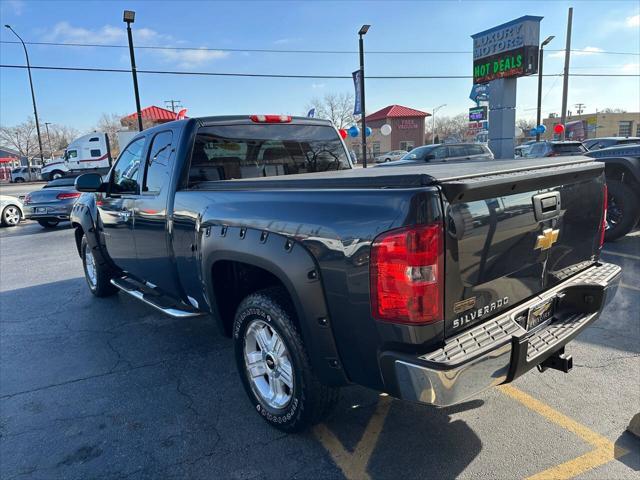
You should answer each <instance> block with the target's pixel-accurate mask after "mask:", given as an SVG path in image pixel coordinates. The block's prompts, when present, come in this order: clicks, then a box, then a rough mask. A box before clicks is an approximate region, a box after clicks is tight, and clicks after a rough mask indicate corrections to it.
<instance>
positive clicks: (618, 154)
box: [587, 143, 640, 241]
mask: <svg viewBox="0 0 640 480" xmlns="http://www.w3.org/2000/svg"><path fill="white" fill-rule="evenodd" d="M587 156H589V157H592V158H595V159H596V160H598V161H600V162H603V163H604V171H605V176H606V178H607V187H608V196H607V198H608V204H607V231H606V233H605V240H607V241H611V240H616V239H618V238H620V237H622V236H624V235H626V234H627V233H629V232H630V231H631V230H632V229H633V228H634V227H635V226H636V225H638V222H639V221H640V143H636V144H631V143H630V144H626V145H621V146H617V147H609V148H603V149H601V150H593V151H591V152H589V153H588V154H587Z"/></svg>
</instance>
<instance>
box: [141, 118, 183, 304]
mask: <svg viewBox="0 0 640 480" xmlns="http://www.w3.org/2000/svg"><path fill="white" fill-rule="evenodd" d="M176 140H177V138H174V134H173V132H172V131H171V130H166V131H163V132H159V133H156V134H155V135H154V136H153V137H152V138H151V140H150V146H149V148H148V149H147V154H146V157H145V162H144V171H143V172H142V190H141V194H140V196H139V197H138V198H137V199H136V201H135V209H134V223H135V229H134V235H135V244H136V252H137V257H138V268H139V271H140V277H141V278H142V279H143V280H146V281H147V282H150V283H152V284H154V285H156V286H157V287H159V288H160V289H161V290H163V291H165V292H167V293H169V294H171V295H174V296H175V295H176V293H177V292H178V289H179V286H178V283H177V278H178V275H177V273H176V272H175V263H174V261H173V256H172V255H171V247H170V238H169V225H168V218H167V205H168V202H169V199H170V198H171V178H172V171H173V168H174V164H175V158H174V157H175V154H174V152H175V147H174V145H175V141H176Z"/></svg>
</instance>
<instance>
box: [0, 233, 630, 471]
mask: <svg viewBox="0 0 640 480" xmlns="http://www.w3.org/2000/svg"><path fill="white" fill-rule="evenodd" d="M0 254H1V268H0V314H1V315H0V478H2V479H7V480H8V479H13V478H25V479H49V478H65V479H89V478H91V479H107V478H109V479H112V478H143V479H146V478H149V479H151V478H153V479H173V478H190V479H198V478H203V479H213V478H225V479H226V478H229V479H285V478H301V479H307V478H336V479H339V478H349V479H361V478H372V479H396V478H405V479H413V478H421V479H427V478H438V479H442V478H455V477H459V478H491V479H503V478H504V479H512V478H526V477H532V478H572V477H575V478H581V479H591V478H593V479H604V478H606V479H626V478H629V479H631V478H638V470H639V469H640V440H639V439H637V438H636V437H634V436H633V435H631V434H630V433H628V432H626V431H625V428H626V426H627V424H628V423H629V421H630V420H631V418H632V417H633V415H634V414H636V413H638V412H639V411H640V232H636V233H635V234H632V235H629V236H627V237H626V238H624V239H623V240H621V241H619V242H616V243H613V244H607V245H606V246H605V253H603V260H605V261H608V262H614V263H618V264H620V265H622V266H623V268H624V274H623V285H622V287H621V288H620V289H619V290H618V294H617V296H616V298H615V300H614V302H613V304H611V305H610V307H609V308H608V310H607V311H606V312H605V313H604V314H603V315H602V317H601V318H600V319H599V320H598V321H597V322H596V323H595V324H594V325H593V326H591V327H589V328H588V330H587V331H586V332H584V333H583V334H582V335H581V336H579V337H578V338H577V339H576V340H574V341H573V342H572V343H571V344H569V346H568V347H567V352H568V353H570V354H571V355H573V358H574V368H573V370H572V371H571V372H570V373H569V374H563V373H560V372H557V371H546V372H545V373H542V374H541V373H538V372H536V371H535V370H534V371H532V372H530V373H528V374H527V375H525V376H524V377H522V378H520V379H518V380H517V381H516V382H514V383H513V384H510V385H508V386H505V387H499V388H496V389H492V390H489V391H487V392H485V393H483V394H481V395H479V396H478V398H476V399H474V400H471V401H468V402H466V403H464V404H462V405H458V406H455V407H452V408H446V409H433V408H429V407H426V406H420V405H415V404H410V403H405V402H400V401H397V400H393V399H391V398H389V397H386V396H381V395H379V394H378V393H376V392H372V391H370V390H367V389H364V388H361V387H355V386H354V387H348V388H345V389H343V391H342V396H341V400H340V403H339V405H338V407H337V409H336V411H335V412H334V413H333V415H332V416H331V417H330V418H329V419H328V421H327V422H325V423H323V424H321V425H319V426H317V427H316V428H315V429H314V430H313V431H310V432H308V433H305V434H298V435H286V434H283V433H281V432H279V431H277V430H274V429H271V428H270V427H268V426H267V425H266V423H265V422H263V421H262V420H261V419H260V418H259V417H258V415H256V414H255V412H253V411H252V408H251V406H250V404H249V402H248V400H247V399H246V397H245V394H244V391H243V390H242V387H241V384H240V381H239V378H238V375H237V373H236V369H235V366H234V363H233V359H232V355H231V342H230V341H229V340H227V339H226V338H223V337H221V336H220V335H219V334H218V333H217V330H216V328H215V326H214V325H213V322H212V321H211V320H209V319H206V318H195V319H187V320H176V319H172V318H168V317H165V316H163V315H162V314H159V313H157V312H156V311H154V310H153V309H151V308H150V307H147V306H145V305H143V304H141V303H138V302H137V301H135V300H133V299H130V298H128V297H126V296H125V295H123V294H120V295H116V296H114V297H110V298H107V299H97V298H94V297H93V296H92V295H91V294H90V293H89V290H88V289H87V287H86V285H85V281H84V278H83V276H82V267H81V263H80V260H79V258H78V255H77V252H76V249H75V245H74V242H73V232H72V230H71V228H69V227H60V228H58V229H55V230H52V231H46V230H44V229H42V228H40V226H39V225H37V224H34V223H31V222H26V223H23V224H21V225H20V226H18V227H15V228H4V229H0Z"/></svg>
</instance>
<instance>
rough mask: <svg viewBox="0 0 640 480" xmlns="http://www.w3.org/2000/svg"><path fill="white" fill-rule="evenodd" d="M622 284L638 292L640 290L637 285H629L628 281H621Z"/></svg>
mask: <svg viewBox="0 0 640 480" xmlns="http://www.w3.org/2000/svg"><path fill="white" fill-rule="evenodd" d="M620 286H621V287H622V288H628V289H629V290H635V291H636V292H640V287H636V286H635V285H629V284H628V283H622V282H620Z"/></svg>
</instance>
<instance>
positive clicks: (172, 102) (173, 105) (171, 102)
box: [164, 99, 184, 113]
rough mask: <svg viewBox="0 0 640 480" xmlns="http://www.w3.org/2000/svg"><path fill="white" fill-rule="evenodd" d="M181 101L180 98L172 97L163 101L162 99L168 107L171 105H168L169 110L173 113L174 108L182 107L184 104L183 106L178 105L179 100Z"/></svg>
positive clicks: (174, 111)
mask: <svg viewBox="0 0 640 480" xmlns="http://www.w3.org/2000/svg"><path fill="white" fill-rule="evenodd" d="M181 101H182V100H174V99H171V100H165V101H164V104H165V105H166V106H167V107H169V105H171V106H170V108H171V111H172V112H173V113H176V108H184V106H183V105H180V102H181Z"/></svg>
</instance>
